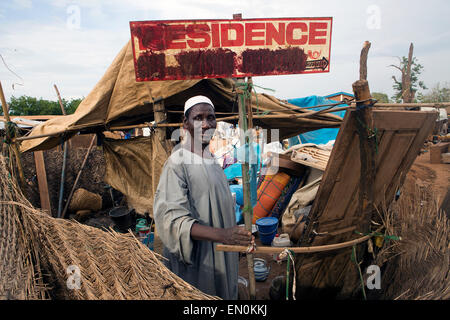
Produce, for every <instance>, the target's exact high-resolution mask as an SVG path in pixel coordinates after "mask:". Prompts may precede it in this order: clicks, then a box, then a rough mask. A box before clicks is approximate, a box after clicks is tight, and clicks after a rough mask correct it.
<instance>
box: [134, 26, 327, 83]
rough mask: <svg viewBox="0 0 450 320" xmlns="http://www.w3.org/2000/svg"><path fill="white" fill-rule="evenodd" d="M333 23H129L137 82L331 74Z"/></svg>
mask: <svg viewBox="0 0 450 320" xmlns="http://www.w3.org/2000/svg"><path fill="white" fill-rule="evenodd" d="M331 25H332V18H280V19H246V20H190V21H185V20H172V21H136V22H134V21H131V22H130V29H131V40H132V41H131V42H132V46H133V52H134V67H135V71H136V81H152V80H178V79H199V78H200V79H201V78H228V77H246V76H263V75H282V74H298V73H317V72H329V71H330V48H331Z"/></svg>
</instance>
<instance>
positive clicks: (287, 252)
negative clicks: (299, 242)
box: [277, 248, 297, 300]
mask: <svg viewBox="0 0 450 320" xmlns="http://www.w3.org/2000/svg"><path fill="white" fill-rule="evenodd" d="M286 257H289V259H288V261H287V265H286V300H289V273H290V262H291V261H292V269H293V270H294V278H293V279H292V299H293V300H296V299H295V288H296V286H297V285H296V279H297V275H296V271H295V259H294V253H293V252H292V251H291V250H289V249H287V248H286V249H284V250H283V251H282V252H281V253H280V254H279V255H278V259H277V263H281V261H282V260H283V259H284V258H286Z"/></svg>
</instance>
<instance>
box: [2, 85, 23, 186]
mask: <svg viewBox="0 0 450 320" xmlns="http://www.w3.org/2000/svg"><path fill="white" fill-rule="evenodd" d="M0 100H1V102H2V109H3V116H4V117H5V120H6V122H7V123H8V122H10V121H11V118H10V117H9V110H8V104H7V103H6V99H5V94H4V93H3V87H2V83H1V82H0ZM5 127H6V126H5ZM6 137H7V138H8V139H9V140H11V141H12V142H13V143H12V144H11V148H12V150H13V153H14V156H15V158H16V164H17V171H18V172H19V178H20V185H21V187H22V188H24V187H25V176H24V174H23V167H22V161H21V160H20V151H19V147H18V145H17V142H16V141H15V140H13V139H14V138H15V137H14V136H10V132H9V130H6Z"/></svg>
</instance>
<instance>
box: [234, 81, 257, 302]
mask: <svg viewBox="0 0 450 320" xmlns="http://www.w3.org/2000/svg"><path fill="white" fill-rule="evenodd" d="M244 83H245V80H244V79H243V78H239V79H237V81H236V84H237V85H243V84H244ZM239 91H242V89H239ZM238 104H239V126H240V128H241V145H246V144H248V143H249V137H248V132H247V131H248V127H249V124H248V122H247V114H246V99H245V96H244V92H240V93H238ZM242 133H243V136H242ZM248 158H249V157H247V148H245V155H244V162H243V163H242V184H243V194H244V209H243V212H242V213H243V215H244V221H245V229H247V231H249V232H250V233H251V231H252V217H253V208H252V204H251V197H250V176H249V163H248V161H247V159H248ZM247 267H248V277H249V291H250V299H251V300H255V299H256V283H255V270H254V257H253V254H252V253H247Z"/></svg>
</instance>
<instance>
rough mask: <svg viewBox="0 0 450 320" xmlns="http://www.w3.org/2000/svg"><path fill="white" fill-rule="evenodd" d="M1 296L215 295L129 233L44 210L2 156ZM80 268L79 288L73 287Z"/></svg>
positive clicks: (90, 297) (158, 297) (0, 223)
mask: <svg viewBox="0 0 450 320" xmlns="http://www.w3.org/2000/svg"><path fill="white" fill-rule="evenodd" d="M0 178H1V190H0V197H1V198H0V234H1V239H0V241H1V242H0V258H1V260H0V261H1V264H0V298H2V299H45V298H50V299H202V300H207V299H217V297H212V296H209V295H206V294H204V293H202V292H201V291H199V290H198V289H196V288H194V287H192V286H191V285H189V284H188V283H186V282H185V281H184V280H182V279H181V278H179V277H178V276H176V275H175V274H173V273H172V272H171V271H170V270H168V269H167V268H166V267H165V266H164V265H163V263H162V262H161V259H162V257H160V256H159V255H157V254H155V253H154V252H153V251H151V250H149V249H148V248H147V247H145V246H144V245H143V244H141V243H140V242H139V241H138V240H137V239H136V238H135V237H134V236H133V235H132V234H131V233H129V234H120V233H116V232H114V231H113V230H110V231H109V232H105V231H102V230H99V229H97V228H93V227H89V226H86V225H82V224H80V223H78V222H76V221H68V220H63V219H56V218H52V217H49V216H48V215H46V214H43V213H41V212H40V211H38V210H36V209H35V208H33V207H32V205H31V204H30V203H29V202H28V201H27V200H26V199H25V197H24V196H23V194H22V192H21V191H20V190H19V189H18V188H17V186H16V183H15V182H14V181H13V180H12V179H11V176H10V174H9V170H8V169H7V166H6V163H5V158H4V157H3V156H1V155H0ZM71 265H74V266H77V267H78V268H79V270H80V275H81V287H80V289H69V288H68V286H67V279H68V277H69V275H68V273H67V269H68V267H69V266H71Z"/></svg>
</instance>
